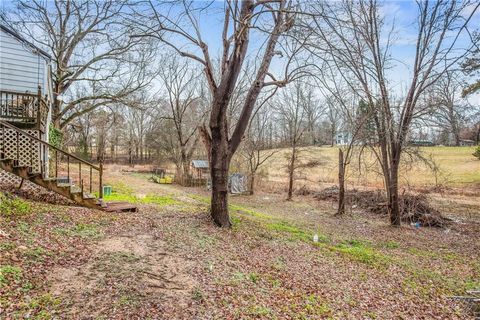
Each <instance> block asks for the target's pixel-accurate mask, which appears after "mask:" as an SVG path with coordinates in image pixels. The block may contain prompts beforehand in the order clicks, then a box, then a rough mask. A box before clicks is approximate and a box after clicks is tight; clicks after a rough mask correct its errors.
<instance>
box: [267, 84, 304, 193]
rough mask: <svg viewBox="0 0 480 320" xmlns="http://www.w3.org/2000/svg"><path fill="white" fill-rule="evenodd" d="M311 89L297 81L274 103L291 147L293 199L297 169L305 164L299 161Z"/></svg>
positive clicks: (289, 188) (289, 187)
mask: <svg viewBox="0 0 480 320" xmlns="http://www.w3.org/2000/svg"><path fill="white" fill-rule="evenodd" d="M311 90H312V89H311V88H306V86H305V85H303V84H301V83H300V82H295V83H293V84H292V85H291V86H288V87H287V88H285V89H283V90H282V93H281V95H280V96H279V99H276V101H275V103H274V104H273V105H272V108H273V109H274V110H275V113H276V114H277V120H278V122H279V123H280V124H281V128H283V129H284V136H285V138H286V140H287V141H286V142H287V143H288V147H289V148H290V153H289V155H288V165H287V173H288V191H287V200H291V199H292V196H293V183H294V180H295V174H296V169H298V168H299V166H300V165H303V164H301V163H300V162H299V155H300V151H301V150H300V147H301V145H300V144H301V142H302V137H303V135H304V133H305V131H306V130H307V110H308V108H309V107H308V106H307V105H308V104H309V103H311V102H312V101H311V100H310V99H309V97H310V96H311Z"/></svg>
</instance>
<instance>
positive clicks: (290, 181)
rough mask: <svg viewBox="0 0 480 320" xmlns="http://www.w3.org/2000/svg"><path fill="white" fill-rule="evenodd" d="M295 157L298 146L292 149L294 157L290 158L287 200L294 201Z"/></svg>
mask: <svg viewBox="0 0 480 320" xmlns="http://www.w3.org/2000/svg"><path fill="white" fill-rule="evenodd" d="M295 157H296V146H295V145H294V146H293V148H292V157H291V158H290V165H289V167H288V194H287V200H288V201H290V200H292V196H293V174H294V171H295Z"/></svg>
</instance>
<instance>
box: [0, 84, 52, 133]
mask: <svg viewBox="0 0 480 320" xmlns="http://www.w3.org/2000/svg"><path fill="white" fill-rule="evenodd" d="M47 116H48V104H47V102H46V100H45V99H44V98H42V95H41V90H40V88H39V90H38V92H37V93H21V92H13V91H5V90H1V91H0V119H1V120H6V121H10V122H16V123H23V124H32V125H36V127H37V129H42V130H44V129H46V128H45V125H46V122H47Z"/></svg>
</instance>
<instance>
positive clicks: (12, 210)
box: [0, 193, 30, 217]
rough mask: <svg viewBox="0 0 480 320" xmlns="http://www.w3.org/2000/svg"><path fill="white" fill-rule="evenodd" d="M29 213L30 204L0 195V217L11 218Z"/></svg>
mask: <svg viewBox="0 0 480 320" xmlns="http://www.w3.org/2000/svg"><path fill="white" fill-rule="evenodd" d="M29 212H30V204H28V202H25V201H24V200H22V199H20V198H14V197H12V196H9V195H6V194H3V193H0V215H3V216H6V217H13V216H19V215H24V214H27V213H29Z"/></svg>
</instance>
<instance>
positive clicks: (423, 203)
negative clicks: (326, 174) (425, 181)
mask: <svg viewBox="0 0 480 320" xmlns="http://www.w3.org/2000/svg"><path fill="white" fill-rule="evenodd" d="M314 197H315V198H316V199H318V200H326V201H338V187H336V186H334V187H329V188H326V189H324V190H322V191H320V192H317V193H315V195H314ZM345 198H346V203H347V204H349V205H350V206H352V207H354V206H356V207H359V208H362V209H365V210H368V211H370V212H372V213H375V214H379V215H386V214H387V213H388V208H387V198H386V196H385V195H384V194H383V193H382V192H381V191H379V190H377V191H360V190H356V189H353V190H349V191H347V192H346V195H345ZM399 199H400V203H399V205H400V212H401V214H402V221H403V222H406V223H415V224H416V223H418V224H419V225H421V226H424V227H438V228H444V227H446V226H447V225H448V223H449V222H451V219H448V218H446V217H443V216H442V215H441V213H440V212H439V211H438V210H437V209H435V208H433V207H432V206H431V205H430V204H429V203H428V199H427V198H426V197H425V196H424V195H421V194H402V195H400V196H399Z"/></svg>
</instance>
